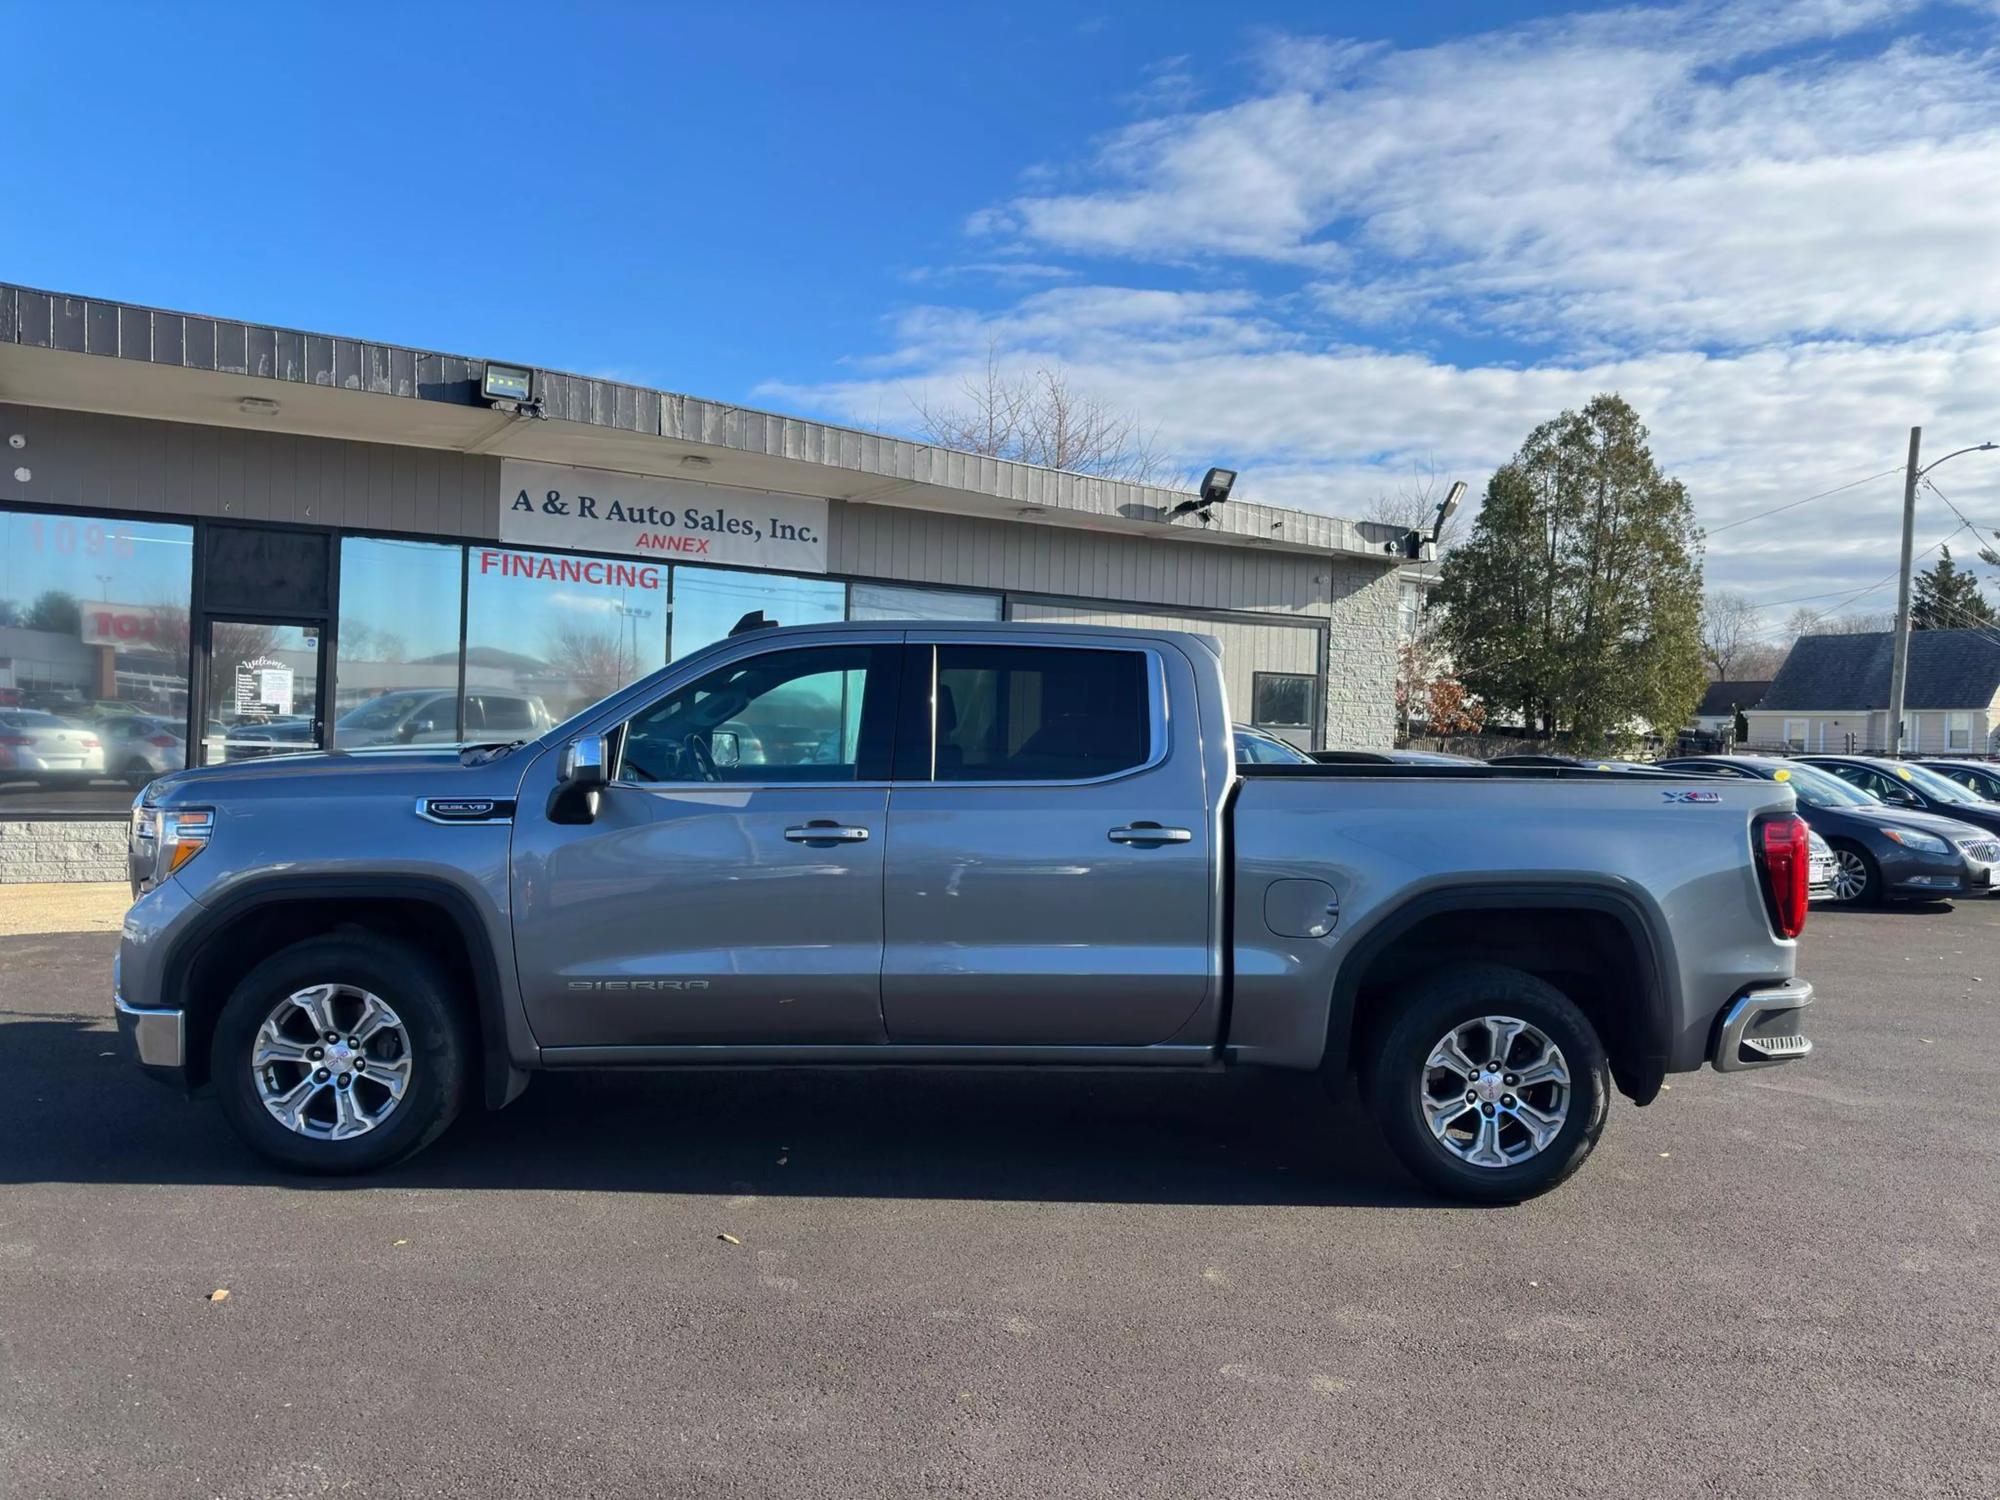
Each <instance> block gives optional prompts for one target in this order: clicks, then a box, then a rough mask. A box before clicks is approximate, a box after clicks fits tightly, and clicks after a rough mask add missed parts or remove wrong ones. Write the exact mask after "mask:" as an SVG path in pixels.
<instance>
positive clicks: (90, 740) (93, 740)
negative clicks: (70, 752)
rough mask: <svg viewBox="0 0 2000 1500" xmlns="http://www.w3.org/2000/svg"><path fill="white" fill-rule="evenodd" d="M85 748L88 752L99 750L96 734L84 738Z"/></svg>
mask: <svg viewBox="0 0 2000 1500" xmlns="http://www.w3.org/2000/svg"><path fill="white" fill-rule="evenodd" d="M83 748H84V749H86V750H95V749H96V748H97V736H96V735H94V734H86V735H85V736H84V737H83Z"/></svg>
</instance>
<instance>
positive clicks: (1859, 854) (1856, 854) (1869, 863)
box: [1833, 839, 1885, 906]
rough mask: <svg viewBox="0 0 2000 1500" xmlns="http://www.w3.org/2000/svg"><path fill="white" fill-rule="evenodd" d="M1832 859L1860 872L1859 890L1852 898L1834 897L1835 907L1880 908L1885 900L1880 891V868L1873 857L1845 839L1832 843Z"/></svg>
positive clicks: (1881, 890) (1883, 894) (1882, 892)
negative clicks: (1854, 866) (1860, 883)
mask: <svg viewBox="0 0 2000 1500" xmlns="http://www.w3.org/2000/svg"><path fill="white" fill-rule="evenodd" d="M1833 857H1834V858H1835V859H1836V860H1838V861H1839V862H1840V863H1841V865H1842V866H1849V865H1850V864H1853V865H1858V866H1859V867H1860V871H1861V879H1862V886H1861V889H1860V890H1859V891H1858V892H1856V893H1855V894H1854V895H1852V896H1835V897H1834V898H1833V901H1834V904H1835V905H1836V906H1880V905H1881V904H1882V902H1883V900H1884V898H1885V893H1884V891H1883V889H1882V867H1881V866H1880V865H1878V864H1876V863H1875V856H1874V855H1872V854H1870V853H1869V852H1868V851H1867V850H1866V849H1864V848H1862V847H1861V846H1860V845H1859V844H1853V843H1849V842H1848V841H1847V840H1845V839H1839V840H1835V841H1833Z"/></svg>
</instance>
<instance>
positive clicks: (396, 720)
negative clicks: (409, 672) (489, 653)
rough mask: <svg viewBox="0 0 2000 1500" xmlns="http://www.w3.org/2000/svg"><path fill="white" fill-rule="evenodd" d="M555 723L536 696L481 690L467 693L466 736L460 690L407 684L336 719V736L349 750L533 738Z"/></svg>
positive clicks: (345, 748) (338, 742) (343, 746)
mask: <svg viewBox="0 0 2000 1500" xmlns="http://www.w3.org/2000/svg"><path fill="white" fill-rule="evenodd" d="M554 722H555V721H554V719H553V718H551V717H550V714H549V711H548V708H547V706H546V705H544V704H543V702H542V700H541V699H540V698H538V697H535V696H534V695H533V694H529V693H503V692H494V691H490V690H486V689H478V690H474V691H471V692H468V693H467V694H466V697H465V733H464V735H463V736H461V735H460V734H459V732H458V694H457V692H456V691H455V690H454V691H449V692H446V691H440V690H438V689H436V688H404V689H399V690H398V691H396V692H393V693H383V694H381V695H380V696H379V697H374V698H370V699H368V700H367V701H366V702H364V703H359V704H356V705H355V706H354V707H353V708H350V709H349V710H348V711H347V712H346V713H344V714H342V715H341V716H340V717H339V718H338V719H337V720H335V721H334V738H335V742H336V743H337V744H338V745H339V746H340V748H341V749H343V750H360V749H365V748H366V747H368V746H370V745H443V744H449V743H452V742H453V741H456V740H458V739H460V738H464V739H468V740H483V739H528V738H532V737H533V736H535V735H538V734H541V733H543V732H544V731H545V730H547V729H548V728H549V726H550V725H551V724H553V723H554Z"/></svg>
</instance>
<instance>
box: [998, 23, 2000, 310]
mask: <svg viewBox="0 0 2000 1500" xmlns="http://www.w3.org/2000/svg"><path fill="white" fill-rule="evenodd" d="M1905 8H1907V7H1901V6H1896V5H1888V4H1884V5H1862V4H1853V5H1838V4H1792V5H1759V6H1751V7H1736V6H1693V7H1684V8H1680V9H1652V10H1636V11H1633V10H1628V11H1617V12H1610V13H1603V14H1597V15H1586V16H1581V17H1573V18H1565V19H1561V20H1557V21H1552V22H1546V23H1537V24H1533V25H1528V26H1522V27H1518V28H1516V29H1514V30H1511V31H1502V32H1496V33H1489V34H1487V35H1483V36H1477V37H1471V38H1465V39H1461V40H1455V41H1451V42H1446V43H1443V44H1440V45H1438V46H1434V47H1429V48H1422V49H1413V50H1401V51H1397V50H1391V49H1388V48H1383V47H1377V46H1370V45H1365V44H1357V43H1352V42H1344V41H1331V42H1329V41H1323V40H1314V39H1309V38H1295V37H1282V38H1273V39H1271V40H1269V41H1268V42H1267V43H1266V44H1265V45H1264V47H1263V48H1262V49H1261V55H1262V56H1263V58H1264V59H1265V63H1266V71H1267V74H1268V80H1267V85H1266V87H1265V88H1264V89H1263V90H1261V91H1260V92H1258V93H1256V94H1254V95H1252V96H1251V97H1249V98H1246V99H1244V100H1241V101H1239V102H1237V103H1234V104H1231V105H1229V106H1227V107H1224V108H1219V109H1214V110H1208V111H1202V112H1196V113H1182V114H1173V115H1168V116H1164V117H1161V118H1157V119H1150V120H1145V121H1142V122H1140V123H1138V124H1135V125H1133V126H1130V127H1128V128H1126V129H1124V130H1120V131H1118V132H1115V133H1114V134H1113V135H1111V136H1110V137H1109V138H1108V139H1107V140H1105V141H1104V142H1102V143H1101V144H1100V146H1099V148H1098V150H1097V152H1096V154H1095V156H1094V158H1093V159H1092V161H1091V163H1090V169H1089V176H1090V180H1089V183H1088V186H1086V187H1084V188H1082V189H1081V190H1075V191H1069V192H1062V193H1031V194H1024V195H1022V196H1020V197H1017V198H1015V199H1013V200H1012V201H1010V202H1008V203H1005V204H1001V205H995V206H992V207H989V208H987V209H984V210H982V211H981V212H980V213H979V214H976V215H975V216H974V217H973V220H972V221H971V227H972V229H973V232H975V233H981V234H999V235H1003V236H1007V237H1009V238H1011V239H1013V240H1015V241H1017V242H1019V243H1021V244H1024V245H1028V246H1034V247H1039V248H1040V249H1042V250H1043V251H1066V252H1072V253H1082V254H1090V255H1098V256H1116V257H1129V258H1133V259H1139V260H1150V261H1167V262H1174V261H1186V260H1188V259H1189V258H1191V257H1214V258H1225V259H1226V258H1240V259H1244V260H1250V261H1256V262H1266V263H1274V264H1282V265H1301V266H1307V267H1322V268H1339V269H1340V271H1341V277H1340V281H1339V283H1337V284H1336V285H1335V286H1334V287H1331V288H1329V289H1328V295H1327V296H1326V298H1325V301H1326V304H1327V305H1328V306H1329V307H1332V308H1334V309H1335V310H1338V308H1339V305H1340V300H1341V299H1340V296H1339V292H1340V291H1341V290H1342V289H1343V288H1346V289H1349V290H1351V289H1352V288H1354V287H1357V286H1358V287H1364V288H1367V289H1369V294H1370V297H1369V305H1368V306H1365V307H1364V308H1363V309H1362V311H1363V312H1364V313H1367V312H1370V311H1372V310H1373V309H1374V308H1377V307H1379V306H1380V305H1381V304H1382V303H1384V302H1385V301H1393V303H1394V305H1395V306H1397V307H1398V308H1402V309H1408V308H1410V307H1412V306H1417V305H1426V306H1427V305H1431V304H1444V305H1447V306H1461V305H1465V306H1469V307H1470V308H1471V309H1472V311H1473V313H1474V314H1475V315H1476V317H1477V320H1478V321H1481V322H1484V323H1488V324H1490V325H1492V326H1493V327H1495V328H1496V329H1499V330H1501V331H1504V332H1506V333H1509V334H1511V335H1514V336H1518V337H1523V338H1528V339H1533V340H1536V341H1541V342H1546V343H1551V344H1556V345H1564V344H1567V343H1569V342H1571V341H1577V340H1581V341H1582V342H1584V343H1585V344H1587V345H1592V346H1594V345H1597V344H1601V343H1603V342H1604V341H1606V340H1607V339H1619V340H1623V341H1625V342H1626V343H1627V344H1628V345H1630V346H1633V347H1637V346H1641V345H1643V344H1644V343H1646V342H1648V341H1653V340H1658V339H1660V338H1671V339H1676V340H1687V341H1694V342H1701V343H1711V344H1744V343H1755V342H1758V341H1761V340H1764V339H1767V338H1770V337H1773V336H1776V335H1780V334H1784V333H1789V332H1806V333H1835V334H1858V335H1864V336H1872V335H1878V334H1904V333H1911V332H1924V331H1929V330H1934V329H1939V328H1945V327H1953V326H1966V325H1969V324H1972V323H1976V322H1979V321H1981V320H1991V319H1995V318H2000V277H1995V276H1993V275H1991V274H1990V266H1991V263H1992V260H1993V257H1994V254H1995V252H1996V250H2000V194H1996V193H1995V192H1993V191H1992V184H1993V182H1994V180H1995V177H1996V174H2000V87H1996V69H1995V58H1994V54H1993V52H1992V51H1991V50H1990V48H1982V49H1966V48H1959V49H1949V48H1945V47H1942V46H1931V45H1927V44H1925V43H1924V42H1923V41H1922V40H1921V39H1920V38H1904V39H1900V40H1894V41H1891V42H1889V43H1887V44H1877V45H1874V46H1872V47H1870V48H1867V49H1865V50H1863V51H1862V52H1861V53H1860V54H1859V55H1855V54H1853V53H1851V52H1849V51H1845V50H1840V49H1837V48H1830V47H1828V46H1827V45H1826V44H1830V43H1832V42H1835V41H1837V40H1839V39H1841V38H1843V37H1844V36H1845V35H1846V34H1847V33H1849V32H1851V31H1853V30H1855V29H1857V28H1859V27H1862V26H1864V25H1867V24H1870V23H1874V22H1878V21H1881V20H1883V19H1885V18H1886V17H1890V16H1892V15H1893V13H1894V12H1895V11H1897V10H1900V9H1905ZM1800 48H1805V49H1807V50H1806V51H1804V52H1803V53H1801V52H1800V50H1799V49H1800ZM1815 48H1819V49H1821V50H1814V49H1815ZM1774 56H1775V57H1777V58H1778V59H1779V60H1777V61H1769V60H1768V59H1769V58H1771V57H1774ZM1356 267H1359V268H1360V269H1359V270H1358V271H1357V270H1355V269H1354V268H1356ZM1885 273H1887V274H1885Z"/></svg>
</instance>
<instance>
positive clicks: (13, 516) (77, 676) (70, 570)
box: [0, 511, 194, 815]
mask: <svg viewBox="0 0 2000 1500" xmlns="http://www.w3.org/2000/svg"><path fill="white" fill-rule="evenodd" d="M193 549H194V530H193V528H192V527H188V526H169V525H161V524H158V523H154V522H147V521H109V520H101V519H98V518H96V517H91V516H74V515H57V514H49V513H29V512H17V511H8V512H0V812H6V813H10V814H16V815H19V814H25V813H37V812H52V811H66V812H100V811H102V812H120V811H122V810H123V809H124V806H125V804H126V803H127V802H128V801H129V800H130V798H131V791H130V790H129V788H130V787H134V786H143V785H144V784H145V783H146V782H147V781H150V780H151V779H152V778H153V777H155V776H160V775H164V774H165V773H166V772H168V771H178V770H179V769H180V768H181V767H182V766H183V765H185V764H186V763H187V744H186V738H185V737H186V732H187V700H188V661H189V652H188V586H189V580H190V577H191V559H192V557H193Z"/></svg>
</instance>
